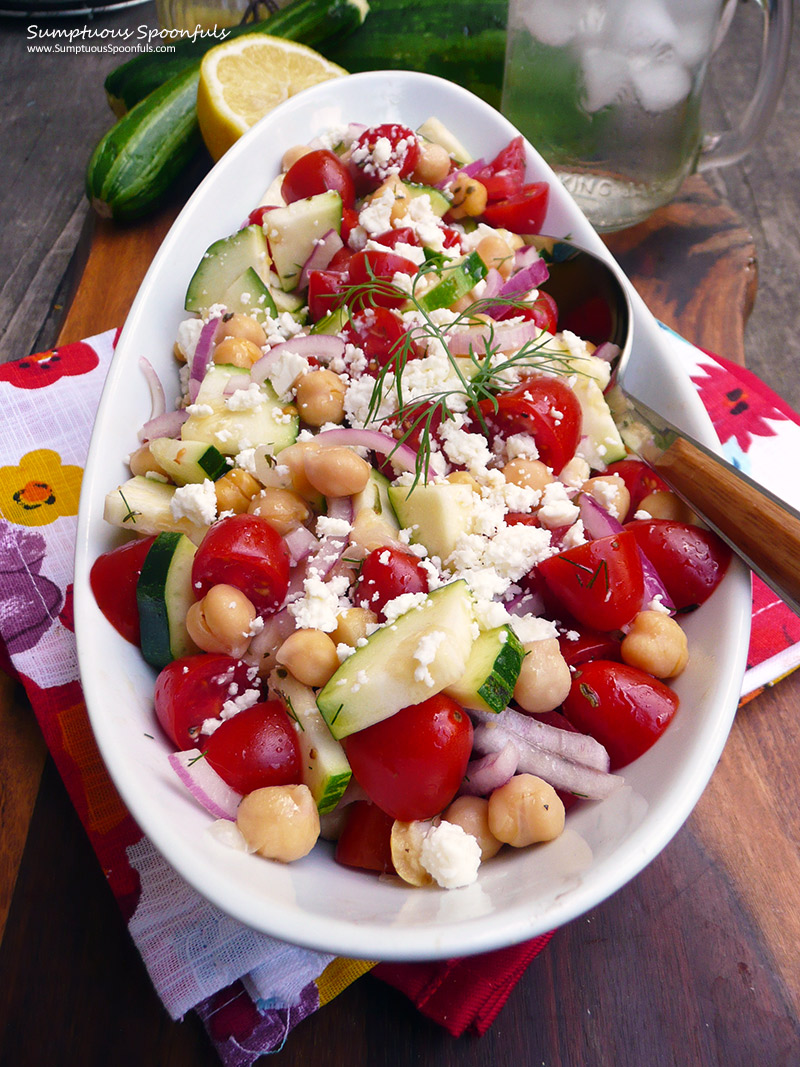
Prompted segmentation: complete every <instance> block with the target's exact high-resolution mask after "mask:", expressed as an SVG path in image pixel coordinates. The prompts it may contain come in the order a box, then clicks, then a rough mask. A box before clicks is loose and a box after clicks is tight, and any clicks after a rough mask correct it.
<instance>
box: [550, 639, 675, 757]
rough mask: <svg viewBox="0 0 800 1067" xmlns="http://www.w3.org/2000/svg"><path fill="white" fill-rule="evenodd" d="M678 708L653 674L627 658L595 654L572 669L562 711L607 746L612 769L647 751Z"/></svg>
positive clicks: (580, 727) (665, 687) (584, 731)
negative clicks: (624, 660)
mask: <svg viewBox="0 0 800 1067" xmlns="http://www.w3.org/2000/svg"><path fill="white" fill-rule="evenodd" d="M677 709H678V697H677V696H676V695H675V693H674V692H673V691H672V690H671V689H670V688H669V687H668V686H666V685H664V683H663V682H660V681H659V680H658V679H657V678H653V677H652V676H651V675H649V674H645V672H644V671H640V670H639V669H638V668H637V667H631V666H629V665H628V664H627V663H612V662H610V661H609V660H602V659H596V660H593V661H592V662H591V663H584V664H582V665H581V666H579V667H578V668H577V670H576V671H575V674H574V675H573V679H572V687H571V689H570V691H569V694H568V696H567V699H566V700H565V701H564V705H563V709H562V710H563V712H564V714H565V715H566V717H567V718H568V719H569V721H570V722H571V723H572V725H573V726H576V727H577V728H578V729H579V730H581V731H582V732H583V733H587V734H591V736H592V737H593V738H594V739H595V741H599V742H600V744H601V745H603V746H604V747H605V748H606V750H607V751H608V754H609V757H610V759H611V769H612V770H616V769H617V768H618V767H624V766H625V765H626V764H628V763H630V762H631V761H632V760H635V759H638V757H639V756H641V755H642V753H643V752H646V751H647V750H648V748H650V746H651V745H652V744H653V743H654V742H655V741H657V740H658V738H659V737H660V736H661V735H662V734H663V732H664V730H666V728H667V726H668V725H669V723H670V721H671V719H672V717H673V715H674V714H675V712H676V711H677Z"/></svg>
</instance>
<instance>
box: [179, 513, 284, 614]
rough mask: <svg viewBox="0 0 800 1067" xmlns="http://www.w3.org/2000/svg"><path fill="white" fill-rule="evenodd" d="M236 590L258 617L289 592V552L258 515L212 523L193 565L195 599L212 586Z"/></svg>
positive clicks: (279, 536) (242, 516)
mask: <svg viewBox="0 0 800 1067" xmlns="http://www.w3.org/2000/svg"><path fill="white" fill-rule="evenodd" d="M221 583H225V584H226V585H232V586H235V588H236V589H240V590H241V591H242V592H243V593H244V594H245V596H246V597H248V598H249V599H250V601H251V602H252V604H253V607H254V608H255V609H256V611H257V612H258V613H259V614H261V613H264V612H270V611H274V610H275V608H277V607H278V606H279V605H280V604H281V603H282V602H283V598H284V597H285V596H286V591H287V589H288V588H289V550H288V549H287V547H286V542H285V541H284V539H283V538H282V537H281V535H280V534H279V533H276V531H275V530H273V528H272V527H271V526H270V525H269V523H268V522H265V521H264V519H260V518H259V517H258V516H257V515H247V514H244V515H230V516H229V517H228V518H225V519H220V520H219V521H218V522H215V523H214V525H213V526H212V527H211V529H210V530H209V531H208V533H207V534H206V536H205V537H204V538H203V540H202V542H201V544H200V547H199V548H198V549H197V552H196V553H195V557H194V561H193V563H192V586H193V588H194V589H195V591H196V593H197V596H198V599H199V598H200V597H203V596H205V594H206V593H207V592H208V590H209V589H210V588H211V586H212V585H220V584H221Z"/></svg>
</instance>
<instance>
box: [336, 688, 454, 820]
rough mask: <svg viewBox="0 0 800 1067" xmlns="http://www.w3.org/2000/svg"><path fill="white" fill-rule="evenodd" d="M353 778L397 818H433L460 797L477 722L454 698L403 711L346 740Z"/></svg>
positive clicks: (432, 700)
mask: <svg viewBox="0 0 800 1067" xmlns="http://www.w3.org/2000/svg"><path fill="white" fill-rule="evenodd" d="M345 751H346V753H347V758H348V760H349V761H350V766H351V768H352V771H353V774H354V775H355V777H356V780H357V781H358V783H359V785H360V786H361V787H362V789H363V790H364V791H365V792H366V794H367V796H368V797H369V798H370V800H372V802H373V803H374V804H377V805H378V807H379V808H382V809H383V811H385V812H386V814H387V815H390V816H391V817H392V818H393V819H401V820H402V821H403V822H411V821H413V820H414V819H430V818H431V817H432V816H433V815H437V814H438V813H439V812H440V811H442V810H443V809H444V808H445V807H446V806H447V805H448V804H449V803H450V801H451V800H452V799H453V797H454V796H455V795H456V791H457V790H458V787H459V785H460V784H461V779H462V778H463V777H464V772H465V770H466V768H467V763H468V762H469V757H470V753H471V751H472V722H471V720H470V718H469V716H468V715H467V713H466V711H464V709H463V708H462V707H461V706H460V705H459V704H457V703H456V702H455V701H454V700H451V699H450V697H447V696H445V695H444V694H443V693H439V694H438V695H437V696H433V697H430V699H428V700H425V701H423V702H422V703H421V704H411V705H409V706H408V707H406V708H402V709H401V710H400V711H398V712H396V713H395V714H394V715H392V716H391V717H390V718H388V719H384V720H383V721H382V722H376V723H375V724H374V725H373V726H368V727H367V728H366V729H365V730H361V731H359V732H358V733H356V734H351V735H350V736H349V737H348V738H347V740H346V741H345Z"/></svg>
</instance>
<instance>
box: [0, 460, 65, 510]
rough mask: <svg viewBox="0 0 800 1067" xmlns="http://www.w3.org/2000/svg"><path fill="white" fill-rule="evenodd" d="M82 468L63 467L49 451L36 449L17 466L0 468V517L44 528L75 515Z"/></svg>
mask: <svg viewBox="0 0 800 1067" xmlns="http://www.w3.org/2000/svg"><path fill="white" fill-rule="evenodd" d="M82 477H83V468H82V467H73V466H62V464H61V456H59V454H58V452H53V450H52V449H50V448H37V449H36V450H35V451H33V452H28V453H27V454H26V455H24V456H23V457H22V459H21V460H20V461H19V466H18V467H0V515H2V516H3V518H4V519H8V521H9V522H13V523H16V524H17V526H47V525H48V524H49V523H51V522H55V521H56V519H59V518H61V517H62V516H66V515H77V514H78V497H79V495H80V491H81V478H82Z"/></svg>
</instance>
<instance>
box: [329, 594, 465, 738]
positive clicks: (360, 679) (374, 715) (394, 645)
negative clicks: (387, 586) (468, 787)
mask: <svg viewBox="0 0 800 1067" xmlns="http://www.w3.org/2000/svg"><path fill="white" fill-rule="evenodd" d="M472 642H473V610H472V594H471V593H470V591H469V587H468V586H467V583H466V582H464V581H461V580H459V581H456V582H450V583H449V584H448V585H443V586H441V587H440V588H439V589H435V590H434V591H433V592H432V593H429V594H428V595H427V597H426V598H425V600H424V601H423V602H422V604H421V605H420V606H419V607H415V608H412V609H411V610H410V611H407V612H406V613H405V614H404V615H401V616H400V617H399V618H398V619H396V620H395V621H394V622H391V623H386V624H385V625H384V626H381V627H380V629H378V630H375V632H374V633H373V634H372V635H371V636H370V637H369V638H367V643H366V644H365V645H362V646H361V648H359V649H357V650H356V651H355V652H354V653H353V654H352V656H349V657H348V658H347V659H346V660H345V661H344V663H343V664H342V665H341V667H340V668H339V669H338V670H337V671H336V673H335V674H334V675H333V677H332V678H331V679H330V681H329V682H328V683H327V685H325V687H324V688H323V689H321V690H320V692H319V693H318V695H317V707H318V708H319V710H320V711H321V712H322V717H323V718H324V719H325V722H326V723H327V724H328V727H329V728H330V731H331V733H332V734H333V736H334V737H335V738H337V740H341V739H342V738H343V737H347V736H348V735H349V734H352V733H356V732H357V731H358V730H363V729H365V728H366V727H367V726H372V724H373V723H376V722H381V721H382V720H383V719H388V718H389V717H390V716H391V715H394V714H395V712H398V711H400V709H401V708H405V707H407V706H408V705H409V704H420V703H422V701H423V700H427V699H428V697H432V696H435V695H436V694H437V693H441V691H442V690H443V689H445V688H446V687H447V686H448V685H452V684H453V683H454V682H456V681H457V680H458V679H459V678H460V677H461V676H462V675H463V673H464V668H465V667H466V664H467V660H468V658H469V654H470V650H471V648H472Z"/></svg>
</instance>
